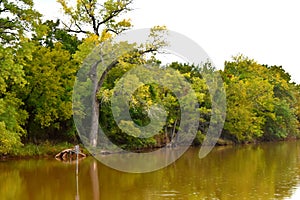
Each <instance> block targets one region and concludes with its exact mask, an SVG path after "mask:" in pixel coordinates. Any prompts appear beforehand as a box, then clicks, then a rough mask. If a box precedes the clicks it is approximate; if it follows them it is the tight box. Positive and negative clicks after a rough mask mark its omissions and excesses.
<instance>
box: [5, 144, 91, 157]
mask: <svg viewBox="0 0 300 200" xmlns="http://www.w3.org/2000/svg"><path fill="white" fill-rule="evenodd" d="M75 145H76V144H72V143H68V142H62V143H51V142H44V143H42V144H32V143H29V144H25V145H24V146H22V147H19V148H17V149H14V150H13V151H12V152H10V153H9V154H5V155H0V160H4V159H19V158H32V157H34V158H35V157H53V158H54V156H55V155H56V154H57V153H59V152H60V151H62V150H64V149H69V148H74V146H75ZM80 150H81V151H82V152H84V153H85V154H88V151H87V150H86V149H85V148H83V146H82V145H80Z"/></svg>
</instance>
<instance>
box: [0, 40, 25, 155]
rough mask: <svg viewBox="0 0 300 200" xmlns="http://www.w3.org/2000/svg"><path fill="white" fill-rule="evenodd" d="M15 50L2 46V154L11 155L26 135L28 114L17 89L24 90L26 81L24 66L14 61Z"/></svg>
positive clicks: (0, 147)
mask: <svg viewBox="0 0 300 200" xmlns="http://www.w3.org/2000/svg"><path fill="white" fill-rule="evenodd" d="M13 53H14V50H13V49H12V48H9V47H7V48H4V47H3V46H2V45H0V60H1V62H0V153H1V154H2V153H9V152H11V151H12V150H13V149H14V148H16V147H19V146H20V145H21V144H22V143H21V137H22V136H24V134H25V133H26V132H25V130H24V129H23V125H24V123H25V120H26V118H27V116H28V115H27V112H26V111H25V110H23V109H21V106H22V105H23V103H22V101H21V100H20V99H19V98H18V97H17V94H16V88H18V87H21V88H24V86H25V84H26V80H25V78H24V72H23V69H22V66H21V65H20V64H18V63H16V62H15V61H14V56H13Z"/></svg>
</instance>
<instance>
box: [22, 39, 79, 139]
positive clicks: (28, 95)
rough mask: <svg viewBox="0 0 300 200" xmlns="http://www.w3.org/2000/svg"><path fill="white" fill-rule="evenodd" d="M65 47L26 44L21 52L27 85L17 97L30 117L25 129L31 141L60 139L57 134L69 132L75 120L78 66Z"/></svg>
mask: <svg viewBox="0 0 300 200" xmlns="http://www.w3.org/2000/svg"><path fill="white" fill-rule="evenodd" d="M62 46H63V45H62V44H61V43H59V42H57V43H55V44H54V46H53V48H50V47H44V46H41V45H39V43H37V42H36V41H24V42H22V43H20V48H19V49H18V53H17V61H18V62H19V63H22V65H23V67H24V74H25V79H26V82H27V86H26V87H24V88H21V89H20V90H19V91H18V96H19V98H20V99H22V101H23V102H24V106H23V108H24V109H25V110H26V111H27V112H28V113H29V118H28V120H27V123H26V128H27V131H28V133H29V134H28V139H29V140H31V141H35V142H36V139H38V138H49V137H50V136H51V134H52V137H53V136H54V139H55V138H59V137H60V136H59V135H57V133H58V130H61V131H68V129H67V127H66V126H68V123H69V122H68V120H70V119H71V118H72V90H73V84H74V79H75V74H76V72H77V70H78V65H77V64H76V63H74V62H73V61H71V55H70V53H69V52H68V51H67V50H64V49H62ZM69 126H70V125H69ZM68 128H69V127H68ZM43 133H44V134H43ZM55 133H56V134H55ZM53 134H54V135H53Z"/></svg>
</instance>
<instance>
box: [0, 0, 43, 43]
mask: <svg viewBox="0 0 300 200" xmlns="http://www.w3.org/2000/svg"><path fill="white" fill-rule="evenodd" d="M40 16H41V15H40V14H39V13H38V12H37V11H35V10H34V9H33V1H32V0H1V1H0V42H1V43H11V42H13V41H17V40H20V37H22V36H24V33H26V32H27V33H28V32H29V31H30V30H32V28H33V26H35V25H36V24H38V23H39V17H40Z"/></svg>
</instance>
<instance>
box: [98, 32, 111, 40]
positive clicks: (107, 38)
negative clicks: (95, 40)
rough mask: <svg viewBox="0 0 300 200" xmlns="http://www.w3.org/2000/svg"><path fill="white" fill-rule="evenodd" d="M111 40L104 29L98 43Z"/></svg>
mask: <svg viewBox="0 0 300 200" xmlns="http://www.w3.org/2000/svg"><path fill="white" fill-rule="evenodd" d="M111 38H112V34H111V33H109V32H108V31H107V30H106V29H105V30H103V31H102V33H101V36H100V42H105V41H107V40H109V39H111Z"/></svg>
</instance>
